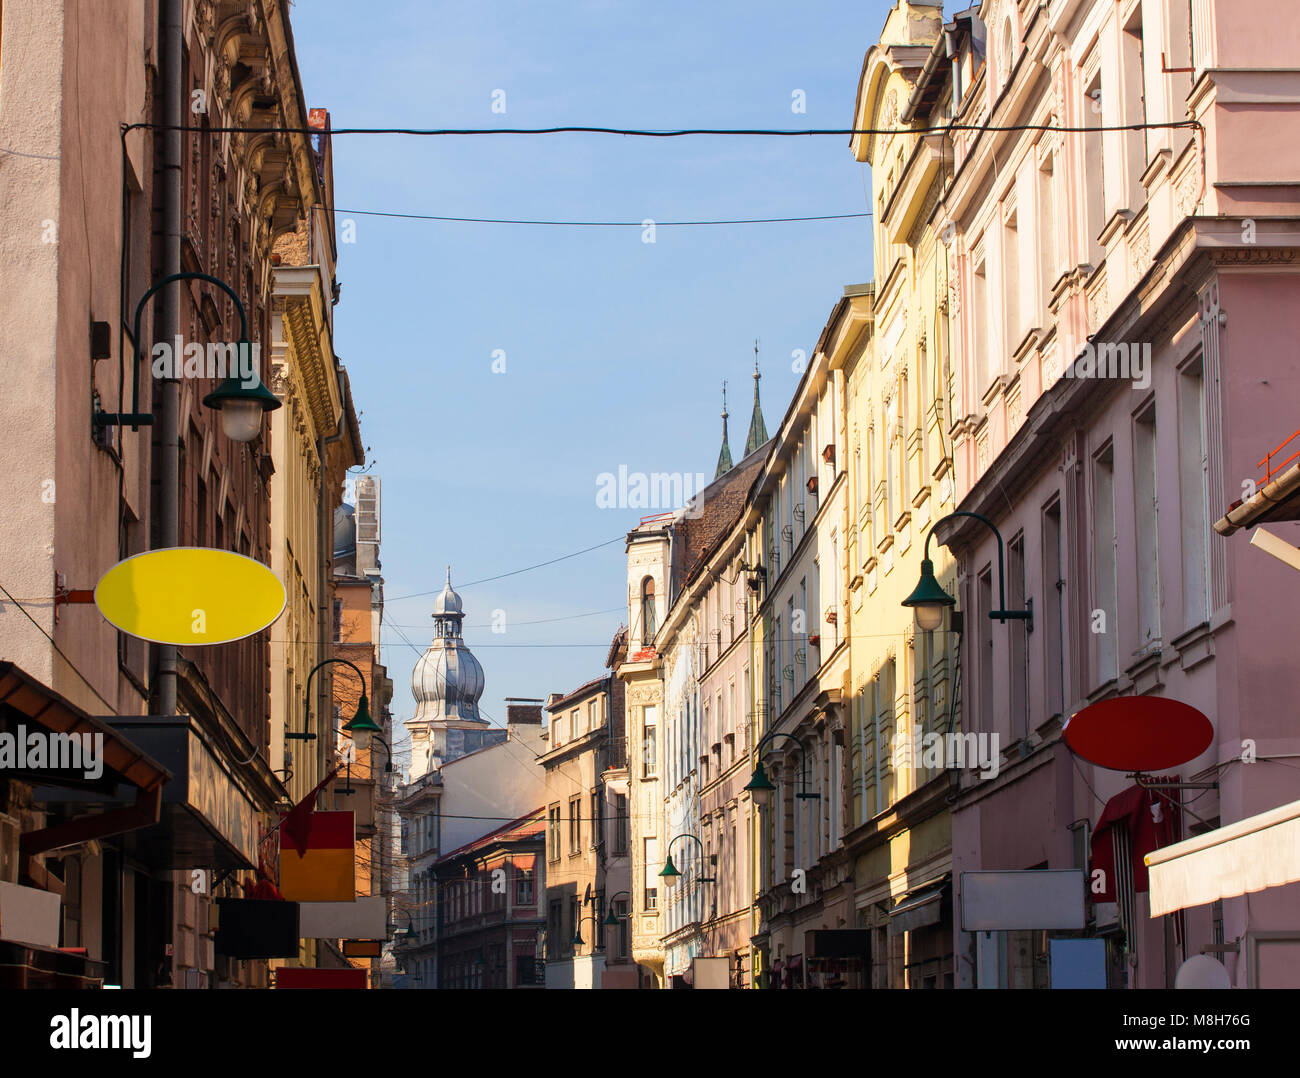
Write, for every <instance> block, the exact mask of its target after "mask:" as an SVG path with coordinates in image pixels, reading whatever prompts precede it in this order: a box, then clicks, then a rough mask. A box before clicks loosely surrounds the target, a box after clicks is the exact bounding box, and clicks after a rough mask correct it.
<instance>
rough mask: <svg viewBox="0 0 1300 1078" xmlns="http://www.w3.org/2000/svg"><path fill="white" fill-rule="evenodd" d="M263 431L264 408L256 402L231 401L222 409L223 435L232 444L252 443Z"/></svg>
mask: <svg viewBox="0 0 1300 1078" xmlns="http://www.w3.org/2000/svg"><path fill="white" fill-rule="evenodd" d="M261 429H262V408H261V406H260V405H259V404H258V403H257V402H256V401H230V402H229V403H227V404H224V405H222V407H221V433H222V434H224V435H225V436H226V437H227V438H229V439H230V440H231V441H232V442H251V441H252V440H253V439H254V438H256V437H257V435H258V432H259V431H260V430H261Z"/></svg>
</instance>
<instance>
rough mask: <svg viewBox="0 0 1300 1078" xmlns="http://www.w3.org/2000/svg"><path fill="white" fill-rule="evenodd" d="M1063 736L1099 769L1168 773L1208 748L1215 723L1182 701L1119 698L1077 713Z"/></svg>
mask: <svg viewBox="0 0 1300 1078" xmlns="http://www.w3.org/2000/svg"><path fill="white" fill-rule="evenodd" d="M1061 736H1062V737H1063V738H1064V739H1065V743H1066V744H1067V745H1068V746H1069V747H1070V751H1071V752H1073V753H1074V754H1075V755H1076V756H1080V757H1082V758H1083V759H1085V760H1087V761H1088V762H1089V763H1093V764H1096V765H1097V766H1098V767H1104V768H1107V769H1108V770H1110V771H1164V770H1166V769H1168V768H1173V767H1178V766H1179V765H1180V764H1185V763H1187V761H1188V760H1194V759H1196V757H1198V756H1200V755H1201V753H1203V752H1204V751H1205V750H1206V749H1208V748H1209V747H1210V744H1211V742H1213V741H1214V726H1213V724H1212V723H1211V722H1210V720H1209V719H1208V718H1206V717H1205V716H1204V715H1203V714H1201V712H1199V711H1197V710H1196V708H1194V707H1192V706H1191V704H1184V703H1183V702H1182V701H1181V700H1171V699H1169V698H1168V697H1165V696H1117V697H1114V698H1113V699H1110V700H1102V701H1101V702H1100V703H1097V704H1092V705H1090V706H1089V707H1085V708H1084V709H1083V710H1082V711H1076V712H1075V713H1074V714H1073V715H1071V716H1070V719H1069V721H1068V722H1067V723H1066V724H1065V727H1064V729H1063V730H1062V731H1061Z"/></svg>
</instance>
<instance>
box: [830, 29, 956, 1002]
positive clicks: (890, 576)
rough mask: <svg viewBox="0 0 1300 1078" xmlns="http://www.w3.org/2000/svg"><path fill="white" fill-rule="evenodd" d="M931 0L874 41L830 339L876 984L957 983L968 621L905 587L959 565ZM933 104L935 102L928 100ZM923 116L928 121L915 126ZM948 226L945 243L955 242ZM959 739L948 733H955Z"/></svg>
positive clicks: (944, 165)
mask: <svg viewBox="0 0 1300 1078" xmlns="http://www.w3.org/2000/svg"><path fill="white" fill-rule="evenodd" d="M941 23H942V16H941V13H940V9H939V8H938V7H937V6H934V5H920V4H908V3H900V4H899V5H898V6H897V7H896V8H895V9H894V10H893V11H891V12H890V14H889V16H888V18H887V20H886V23H885V27H884V29H883V31H882V33H881V36H880V42H879V43H878V44H876V45H873V46H872V47H871V48H870V49H869V50H868V52H867V54H866V59H865V61H864V64H863V70H862V79H861V83H860V85H859V90H858V98H857V102H856V104H855V110H854V119H855V122H854V127H856V128H859V129H868V128H871V129H877V130H890V131H895V132H897V133H893V134H875V135H858V136H855V137H854V140H853V142H852V145H851V149H852V151H853V153H854V155H855V157H856V158H857V159H858V160H859V161H862V162H864V163H866V164H869V165H870V166H871V179H872V202H873V205H874V207H875V210H876V218H875V230H874V250H873V255H874V260H875V261H874V264H875V267H876V284H875V287H874V288H873V289H872V290H871V291H870V292H869V293H868V292H867V290H866V289H862V290H859V291H860V292H861V293H863V294H861V295H859V296H856V297H853V298H851V299H850V298H849V297H847V296H846V300H845V304H844V305H842V308H841V310H839V311H838V312H837V317H833V318H832V322H831V324H830V325H829V326H828V327H827V329H828V340H827V345H828V347H830V349H831V351H832V354H834V355H836V357H837V362H838V363H840V364H842V365H843V368H844V370H845V372H846V376H847V382H848V392H849V403H848V434H849V440H850V444H849V452H850V466H849V471H850V484H849V485H850V491H849V503H850V515H851V517H852V520H853V531H854V535H853V540H852V543H851V546H850V551H851V553H850V568H849V575H850V583H849V603H850V607H851V614H850V618H851V626H852V634H853V660H852V666H853V672H852V704H851V709H850V710H851V718H850V724H851V733H850V739H851V743H852V746H853V751H852V793H851V796H850V802H851V812H850V820H849V831H848V839H847V845H848V848H849V850H850V853H851V855H852V856H853V858H854V861H855V865H856V867H855V899H854V905H855V915H854V923H855V924H856V926H857V927H858V928H859V929H862V930H864V931H865V932H867V933H868V937H867V942H868V943H869V954H870V959H871V961H870V966H871V968H870V971H869V972H868V971H866V970H865V969H864V970H863V971H862V973H863V987H875V988H887V987H888V988H906V987H938V988H943V987H951V986H952V984H953V980H954V958H953V948H952V878H951V877H952V837H951V821H950V818H949V813H948V800H947V798H948V794H949V791H950V785H951V783H952V776H951V773H950V772H949V771H948V770H947V769H946V768H944V767H943V764H944V763H945V762H947V761H946V757H944V756H942V755H941V754H938V753H929V752H924V751H921V750H922V746H923V745H926V744H935V743H936V742H933V741H925V740H922V739H927V738H929V737H930V736H931V735H937V736H939V737H945V736H946V735H948V734H949V733H950V732H951V733H956V732H957V731H958V730H959V729H960V726H961V721H960V715H959V713H958V711H957V708H956V699H955V694H954V682H955V669H956V660H957V651H958V641H957V634H956V633H954V632H953V631H951V628H950V623H949V622H948V621H945V623H944V624H943V625H942V626H941V627H940V629H938V630H936V631H933V632H923V631H918V630H917V628H916V626H915V619H914V617H913V614H912V611H911V610H910V609H908V608H905V607H903V606H902V602H903V600H904V599H905V598H907V596H908V595H909V594H910V593H911V592H912V590H913V589H914V588H915V587H916V583H917V581H918V579H919V578H920V575H921V561H922V558H923V557H927V556H928V557H929V558H930V560H931V561H932V563H933V568H934V572H935V575H936V577H937V579H938V580H939V582H940V584H941V585H943V586H944V587H945V588H947V589H948V590H949V591H951V590H952V589H953V588H954V586H955V584H954V582H955V579H956V567H955V564H954V562H953V559H952V557H951V555H950V554H949V552H948V550H947V548H946V547H944V546H942V545H940V544H938V543H937V542H933V543H931V544H930V546H929V550H928V553H927V551H926V537H927V535H928V534H929V531H930V529H931V527H932V526H933V525H934V523H935V521H937V520H938V519H940V518H941V517H942V516H944V515H945V514H947V513H950V512H951V511H952V510H953V509H954V508H955V502H954V481H953V464H952V450H951V442H950V440H949V439H950V434H949V427H950V426H951V423H952V403H951V402H952V382H953V374H954V366H953V363H952V361H951V356H952V341H951V337H952V331H951V328H950V325H949V305H950V304H949V291H948V285H949V281H950V279H951V276H952V268H951V260H950V254H949V249H948V246H947V243H951V241H952V235H951V232H948V233H944V234H943V235H941V234H940V233H941V228H940V227H939V226H936V224H935V214H936V205H937V203H938V200H939V197H940V193H941V190H942V187H943V184H944V181H945V177H946V173H947V171H948V170H949V169H950V167H951V153H950V152H949V151H948V150H947V149H946V143H945V142H944V140H943V138H942V137H941V136H935V135H930V134H927V133H923V132H916V133H913V132H910V131H908V130H907V128H908V127H909V125H910V124H912V122H913V120H914V117H915V115H916V112H917V109H918V108H919V107H920V104H921V99H920V98H919V97H917V95H916V87H917V84H918V81H919V79H920V76H921V74H922V72H923V71H924V70H927V65H930V67H931V68H933V66H934V65H937V64H939V63H941V62H943V58H942V57H941V56H940V55H939V54H938V53H937V52H936V42H939V41H940V31H941ZM927 103H928V102H927ZM922 122H923V121H920V120H917V121H916V124H917V126H920V124H921V123H922ZM945 240H946V241H947V243H945V242H944V241H945ZM945 743H946V742H945Z"/></svg>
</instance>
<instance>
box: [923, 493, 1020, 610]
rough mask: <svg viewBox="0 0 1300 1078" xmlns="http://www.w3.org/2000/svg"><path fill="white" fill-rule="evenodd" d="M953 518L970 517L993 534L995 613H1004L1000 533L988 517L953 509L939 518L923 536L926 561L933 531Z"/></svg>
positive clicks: (1005, 601)
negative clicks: (996, 599)
mask: <svg viewBox="0 0 1300 1078" xmlns="http://www.w3.org/2000/svg"><path fill="white" fill-rule="evenodd" d="M953 517H972V518H973V519H975V520H978V521H980V522H981V523H982V524H984V525H986V526H987V527H988V529H989V531H991V532H992V533H993V537H994V538H995V539H996V540H997V541H998V610H997V612H998V613H999V614H1000V613H1004V612H1005V611H1006V609H1007V592H1006V583H1005V581H1006V573H1005V571H1004V568H1003V561H1002V533H1001V532H1000V531H998V528H997V525H996V524H994V523H993V521H991V520H989V518H988V517H986V516H984V515H983V514H981V513H970V512H967V511H966V510H965V509H954V510H953V511H952V512H951V513H948V514H947V515H946V516H942V517H940V518H939V519H938V520H936V521H935V522H934V524H932V525H931V526H930V530H929V531H928V532H927V533H926V536H925V557H926V559H927V560H928V559H929V557H930V539H931V537H932V536H933V535H934V531H935V529H936V528H937V527H939V525H940V524H943V523H944V522H945V521H949V520H952V518H953ZM995 616H996V615H995Z"/></svg>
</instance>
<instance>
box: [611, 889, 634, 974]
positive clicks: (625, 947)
mask: <svg viewBox="0 0 1300 1078" xmlns="http://www.w3.org/2000/svg"><path fill="white" fill-rule="evenodd" d="M613 911H614V916H615V917H617V918H618V928H616V929H615V930H614V936H615V944H614V957H615V958H616V959H617V960H618V961H619V962H626V961H627V960H628V957H629V956H630V955H631V947H630V942H631V941H630V940H629V939H628V935H629V933H628V928H627V923H628V912H627V899H626V898H619V899H616V900H615V901H614V903H613Z"/></svg>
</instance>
